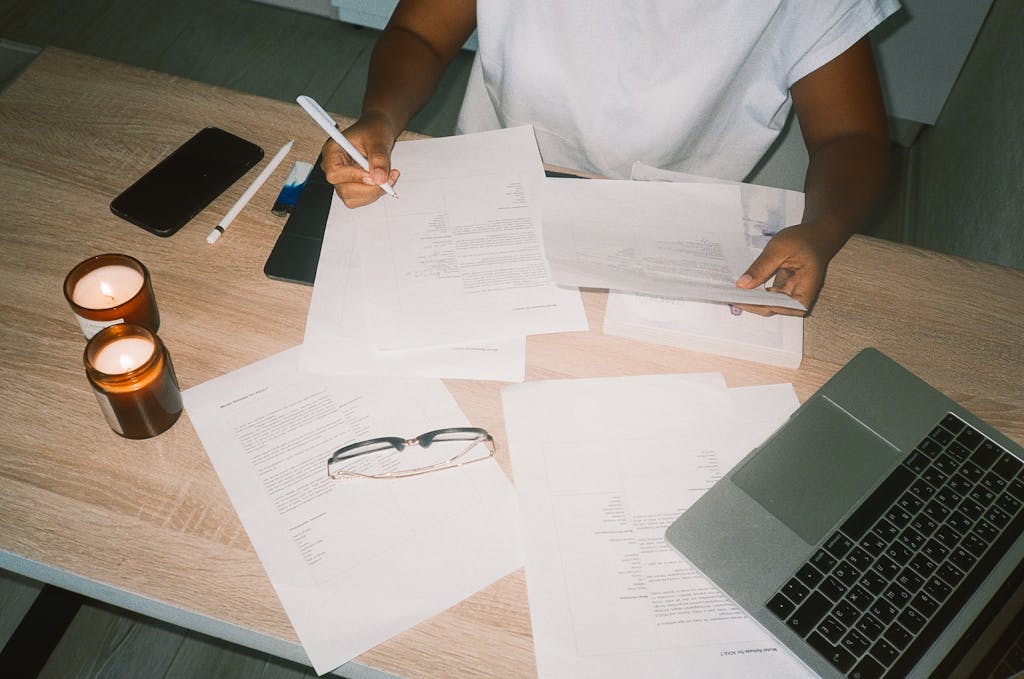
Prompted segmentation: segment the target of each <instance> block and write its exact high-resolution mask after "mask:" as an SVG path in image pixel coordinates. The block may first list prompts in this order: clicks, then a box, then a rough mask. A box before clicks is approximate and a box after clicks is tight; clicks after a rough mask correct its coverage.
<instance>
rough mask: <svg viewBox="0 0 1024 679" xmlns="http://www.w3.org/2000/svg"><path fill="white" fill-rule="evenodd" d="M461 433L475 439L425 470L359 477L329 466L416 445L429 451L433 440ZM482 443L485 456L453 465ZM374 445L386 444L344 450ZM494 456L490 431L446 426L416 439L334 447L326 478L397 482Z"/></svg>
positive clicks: (377, 440) (386, 439) (388, 438)
mask: <svg viewBox="0 0 1024 679" xmlns="http://www.w3.org/2000/svg"><path fill="white" fill-rule="evenodd" d="M456 432H457V433H465V434H475V435H476V436H475V437H474V438H472V439H463V441H466V442H468V443H469V445H468V446H466V447H465V448H463V449H462V450H461V451H460V452H459V453H457V454H456V455H453V456H451V457H449V458H448V459H446V460H442V461H441V462H436V463H434V464H432V465H430V466H427V467H416V468H415V469H410V470H407V471H404V472H387V473H385V474H360V473H358V472H350V471H336V472H334V473H332V472H331V464H333V463H336V462H340V461H342V460H351V459H354V458H357V457H362V456H363V455H371V454H373V453H380V452H383V451H387V450H394V451H397V452H399V453H401V452H403V451H405V449H406V448H410V447H412V446H419V447H420V448H424V449H426V448H429V447H430V445H431V444H432V443H434V439H436V438H437V437H438V436H441V435H443V434H451V433H456ZM480 443H483V444H484V446H485V447H486V448H487V451H488V454H487V455H485V456H484V457H479V458H476V459H475V460H467V461H464V462H456V460H458V459H459V458H460V457H462V456H463V455H465V454H466V453H468V452H469V451H470V450H472V449H473V448H474V447H476V446H477V445H479V444H480ZM374 444H386V445H382V446H381V447H380V448H372V449H369V450H364V451H361V452H356V453H350V454H346V453H347V452H348V451H353V450H356V449H357V448H362V447H364V446H372V445H374ZM492 457H494V437H493V436H491V434H490V432H488V431H487V430H486V429H481V428H480V427H447V428H445V429H434V430H432V431H428V432H424V433H422V434H420V435H419V436H414V437H413V438H411V439H404V438H401V437H398V436H381V437H378V438H373V439H366V440H365V441H356V442H355V443H350V444H348V445H346V446H342V447H341V448H338V449H337V450H336V451H334V452H333V453H331V456H330V457H328V458H327V476H328V477H329V478H331V479H334V480H342V481H344V480H346V479H401V478H407V477H410V476H419V475H420V474H427V473H430V472H434V471H442V470H444V469H454V468H455V467H461V466H463V465H466V464H472V463H474V462H481V461H483V460H489V459H490V458H492Z"/></svg>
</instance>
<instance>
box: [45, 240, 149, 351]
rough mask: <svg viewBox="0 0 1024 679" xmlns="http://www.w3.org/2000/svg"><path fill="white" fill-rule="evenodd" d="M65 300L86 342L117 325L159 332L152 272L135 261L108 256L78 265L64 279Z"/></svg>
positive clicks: (132, 258) (99, 256) (96, 257)
mask: <svg viewBox="0 0 1024 679" xmlns="http://www.w3.org/2000/svg"><path fill="white" fill-rule="evenodd" d="M64 297H65V298H67V300H68V304H70V305H71V310H72V311H73V312H74V314H75V319H76V320H77V321H78V325H79V326H80V327H81V328H82V334H83V335H85V337H86V339H89V338H91V337H92V336H93V335H95V334H96V333H97V332H99V331H100V330H102V329H103V328H105V327H107V326H109V325H116V324H118V323H134V324H136V325H141V326H144V327H146V328H149V329H150V330H152V331H153V332H156V331H157V330H159V329H160V313H159V312H158V311H157V308H156V297H155V296H154V295H153V283H152V281H151V280H150V277H149V270H148V269H146V267H145V266H143V265H142V262H140V261H139V260H137V259H135V258H134V257H129V256H128V255H119V254H105V255H96V256H95V257H90V258H89V259H87V260H85V261H84V262H79V263H78V264H77V265H76V266H75V268H73V269H72V270H71V271H70V273H68V275H67V277H66V278H65V279H64Z"/></svg>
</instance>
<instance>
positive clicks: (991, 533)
mask: <svg viewBox="0 0 1024 679" xmlns="http://www.w3.org/2000/svg"><path fill="white" fill-rule="evenodd" d="M973 532H975V533H977V534H978V536H979V537H981V539H983V540H984V541H985V542H992V541H993V540H995V539H996V538H997V537H999V529H998V528H996V527H995V526H993V525H992V524H991V523H989V522H988V521H986V520H985V519H982V520H981V521H979V522H978V523H976V524H974V531H973Z"/></svg>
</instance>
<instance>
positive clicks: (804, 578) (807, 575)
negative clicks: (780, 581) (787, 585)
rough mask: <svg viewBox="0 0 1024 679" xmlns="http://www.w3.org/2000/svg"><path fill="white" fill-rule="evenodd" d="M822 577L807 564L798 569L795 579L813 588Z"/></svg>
mask: <svg viewBox="0 0 1024 679" xmlns="http://www.w3.org/2000/svg"><path fill="white" fill-rule="evenodd" d="M823 577H824V576H823V575H822V574H821V573H820V572H819V571H818V569H817V568H815V567H814V566H812V565H811V564H809V563H805V564H804V565H803V566H801V567H800V570H798V571H797V572H796V579H797V580H799V581H800V582H802V583H804V584H805V585H807V586H808V587H814V586H815V585H817V584H818V583H819V582H821V579H822V578H823Z"/></svg>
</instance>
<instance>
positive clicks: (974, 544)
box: [963, 532, 988, 556]
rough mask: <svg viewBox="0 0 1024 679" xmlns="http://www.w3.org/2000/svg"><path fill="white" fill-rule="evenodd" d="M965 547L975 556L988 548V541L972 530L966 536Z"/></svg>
mask: <svg viewBox="0 0 1024 679" xmlns="http://www.w3.org/2000/svg"><path fill="white" fill-rule="evenodd" d="M963 547H964V549H966V550H967V551H968V552H970V553H971V554H973V555H974V556H981V555H982V554H983V553H984V552H985V550H986V549H988V543H987V542H985V541H984V540H982V539H981V538H980V537H978V535H977V534H976V533H973V532H971V533H968V534H967V535H965V536H964V541H963Z"/></svg>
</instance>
